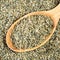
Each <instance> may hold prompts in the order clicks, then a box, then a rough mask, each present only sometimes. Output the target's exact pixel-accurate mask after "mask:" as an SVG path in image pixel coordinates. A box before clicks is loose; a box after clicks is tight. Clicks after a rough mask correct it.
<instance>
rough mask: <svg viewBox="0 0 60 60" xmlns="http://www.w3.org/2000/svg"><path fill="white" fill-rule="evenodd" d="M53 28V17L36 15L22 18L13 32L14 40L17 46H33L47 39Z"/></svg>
mask: <svg viewBox="0 0 60 60" xmlns="http://www.w3.org/2000/svg"><path fill="white" fill-rule="evenodd" d="M52 28H53V22H52V20H51V18H49V17H47V16H43V15H40V16H39V15H36V16H31V17H27V18H25V19H22V20H21V21H20V22H19V23H18V24H17V25H16V26H15V29H14V31H13V33H12V36H11V37H12V41H13V43H14V44H15V46H16V47H17V48H23V49H24V48H32V47H35V46H37V45H38V44H40V43H41V41H44V40H45V39H46V36H47V35H49V34H50V32H51V30H52Z"/></svg>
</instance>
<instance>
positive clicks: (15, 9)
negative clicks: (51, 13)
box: [0, 0, 60, 60]
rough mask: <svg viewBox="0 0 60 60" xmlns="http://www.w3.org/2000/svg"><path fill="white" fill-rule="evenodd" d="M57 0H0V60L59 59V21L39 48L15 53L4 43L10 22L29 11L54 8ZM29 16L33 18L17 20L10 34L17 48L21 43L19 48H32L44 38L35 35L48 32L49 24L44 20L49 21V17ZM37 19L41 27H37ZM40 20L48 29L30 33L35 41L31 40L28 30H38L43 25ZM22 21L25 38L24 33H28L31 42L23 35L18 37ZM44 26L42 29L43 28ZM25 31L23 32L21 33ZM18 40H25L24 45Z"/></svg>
mask: <svg viewBox="0 0 60 60" xmlns="http://www.w3.org/2000/svg"><path fill="white" fill-rule="evenodd" d="M59 1H60V0H0V60H60V21H59V23H58V26H57V29H56V31H55V33H54V34H53V36H52V38H51V39H50V41H49V42H47V43H46V44H45V45H44V46H42V47H41V48H38V49H36V50H34V51H30V52H25V53H16V52H13V51H12V50H10V49H9V48H8V46H7V45H6V33H7V30H8V29H9V27H10V26H11V25H12V23H14V22H15V21H16V20H17V19H18V18H19V17H22V16H24V15H26V14H28V13H30V12H34V11H41V10H51V9H52V8H54V7H56V6H57V5H58V2H59ZM31 17H33V18H29V17H27V18H26V19H23V20H22V21H21V22H19V24H17V25H16V27H15V29H14V31H13V33H12V36H11V37H12V41H13V42H14V44H15V45H16V47H17V48H19V47H20V46H21V45H23V46H21V48H32V47H33V46H35V44H36V45H37V44H39V41H40V42H41V41H43V40H44V39H45V38H42V39H43V40H39V39H38V38H37V37H36V36H38V37H39V35H42V34H43V35H44V36H46V35H48V34H49V33H50V29H51V24H47V22H46V21H48V23H50V21H51V20H50V18H48V20H47V19H46V20H45V19H44V18H46V17H45V16H44V18H42V17H40V16H39V17H40V18H37V19H36V18H35V16H31ZM29 19H30V20H31V22H32V23H31V25H29V21H28V20H29ZM35 19H36V20H37V21H36V20H35ZM39 19H40V20H39ZM44 20H45V21H44ZM38 21H40V24H41V25H42V26H41V27H39V26H40V24H39V22H38ZM42 21H43V22H44V25H45V27H46V26H47V25H48V26H50V27H49V28H48V31H45V30H43V32H40V33H42V34H40V33H37V34H36V36H35V35H33V34H32V35H33V36H35V41H33V40H32V39H33V36H31V38H30V36H29V35H31V33H30V31H33V32H34V33H35V32H36V31H35V30H36V29H38V30H39V28H41V29H42V27H44V25H43V24H42ZM26 22H28V23H27V24H28V27H31V30H29V29H28V27H27V26H25V25H27V24H26ZM37 22H38V23H37ZM45 22H46V23H45ZM23 23H24V25H23V26H24V27H25V32H26V27H27V32H26V34H25V39H26V38H27V36H26V35H28V37H29V38H30V41H32V43H31V42H29V41H28V39H26V40H24V39H23V37H24V35H23V36H22V37H20V33H21V32H20V31H22V30H24V27H23V26H22V24H23ZM34 23H37V24H36V25H34ZM32 25H34V26H35V28H33V26H32ZM37 26H38V27H37ZM48 26H47V27H48ZM21 27H22V28H21ZM36 27H37V28H36ZM45 27H44V28H43V29H45ZM16 28H17V29H16ZM15 31H17V32H16V33H15ZM28 31H29V32H28ZM25 32H23V34H24V33H25ZM45 32H46V33H45ZM18 33H19V35H18ZM14 34H15V35H14ZM21 34H22V33H21ZM45 34H46V35H45ZM19 39H20V40H19ZM14 40H15V41H16V42H15V41H14ZM18 40H19V41H23V43H24V42H25V43H24V44H25V46H24V44H23V43H22V42H19V43H18ZM36 41H37V43H35V42H36ZM27 42H28V43H30V44H31V46H30V44H29V45H28V46H27V45H26V44H27ZM20 43H21V45H20ZM34 43H35V44H34ZM32 44H33V45H32Z"/></svg>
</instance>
